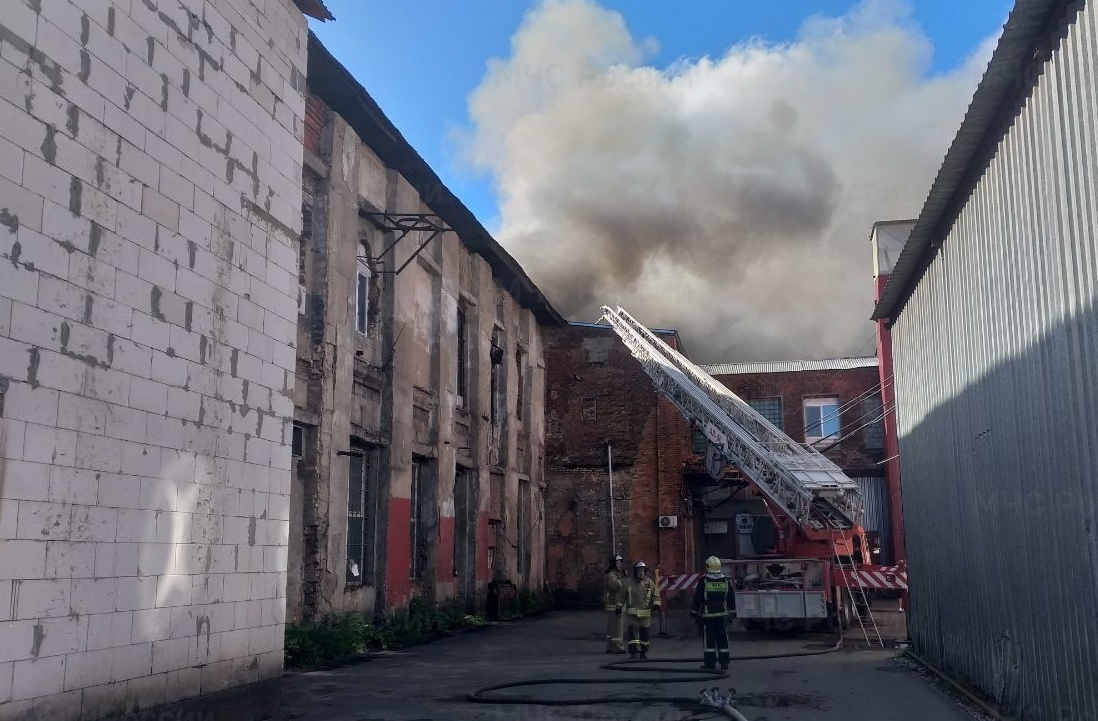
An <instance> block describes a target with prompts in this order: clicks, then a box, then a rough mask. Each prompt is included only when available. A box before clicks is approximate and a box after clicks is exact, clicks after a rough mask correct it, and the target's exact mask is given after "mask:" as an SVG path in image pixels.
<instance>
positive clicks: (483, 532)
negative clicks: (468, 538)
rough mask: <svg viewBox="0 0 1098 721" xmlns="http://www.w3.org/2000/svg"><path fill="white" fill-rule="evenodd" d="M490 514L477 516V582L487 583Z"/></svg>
mask: <svg viewBox="0 0 1098 721" xmlns="http://www.w3.org/2000/svg"><path fill="white" fill-rule="evenodd" d="M489 530H490V529H489V527H488V514H487V513H483V512H482V513H481V514H480V515H478V516H477V581H487V580H488V574H489V568H488V539H489V538H490V536H489V535H488V531H489Z"/></svg>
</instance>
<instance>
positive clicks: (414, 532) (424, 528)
mask: <svg viewBox="0 0 1098 721" xmlns="http://www.w3.org/2000/svg"><path fill="white" fill-rule="evenodd" d="M431 481H432V474H431V468H430V466H429V465H428V463H427V462H426V461H420V460H413V461H412V486H411V491H410V494H409V495H410V499H409V500H410V505H411V518H410V519H409V523H408V540H409V543H410V545H411V556H412V557H411V562H410V563H409V564H408V576H409V578H412V579H422V578H423V576H424V574H425V573H426V570H427V558H428V554H429V552H430V547H429V540H430V520H431V514H432V509H433V505H432V500H433V495H434V494H433V493H432V490H431V488H432V487H431Z"/></svg>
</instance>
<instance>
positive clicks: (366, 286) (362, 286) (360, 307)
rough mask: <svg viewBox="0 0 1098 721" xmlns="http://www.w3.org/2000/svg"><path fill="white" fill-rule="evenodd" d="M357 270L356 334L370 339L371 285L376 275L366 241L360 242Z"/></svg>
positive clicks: (355, 295)
mask: <svg viewBox="0 0 1098 721" xmlns="http://www.w3.org/2000/svg"><path fill="white" fill-rule="evenodd" d="M358 250H359V253H360V255H358V256H357V258H356V260H357V263H356V270H355V287H354V299H355V315H354V323H355V332H356V333H358V334H359V335H361V336H365V337H367V338H368V337H370V283H371V282H372V281H373V276H374V273H373V271H372V270H371V269H370V248H369V246H367V245H366V241H364V240H363V241H359V244H358Z"/></svg>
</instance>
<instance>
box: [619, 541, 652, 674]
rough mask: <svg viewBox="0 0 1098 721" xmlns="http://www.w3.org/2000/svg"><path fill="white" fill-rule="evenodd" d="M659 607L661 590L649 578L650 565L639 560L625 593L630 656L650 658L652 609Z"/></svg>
mask: <svg viewBox="0 0 1098 721" xmlns="http://www.w3.org/2000/svg"><path fill="white" fill-rule="evenodd" d="M659 608H660V594H659V590H658V589H657V588H656V584H655V583H654V582H653V581H652V579H651V578H648V567H647V566H646V565H645V563H644V561H637V563H636V565H635V566H633V577H632V578H631V579H629V583H628V585H627V588H626V595H625V612H626V615H627V618H626V623H627V624H628V625H629V658H637V657H638V656H639V657H640V658H648V635H649V633H648V632H649V629H651V628H652V611H653V610H656V611H658V610H659Z"/></svg>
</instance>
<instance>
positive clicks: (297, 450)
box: [290, 423, 305, 458]
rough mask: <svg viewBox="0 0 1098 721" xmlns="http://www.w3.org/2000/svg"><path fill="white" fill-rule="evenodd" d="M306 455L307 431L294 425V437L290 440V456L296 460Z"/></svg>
mask: <svg viewBox="0 0 1098 721" xmlns="http://www.w3.org/2000/svg"><path fill="white" fill-rule="evenodd" d="M304 453H305V429H304V428H303V427H301V426H299V425H298V424H296V423H295V424H294V427H293V435H292V436H291V439H290V455H291V456H293V457H294V458H301V456H302V455H304Z"/></svg>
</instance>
